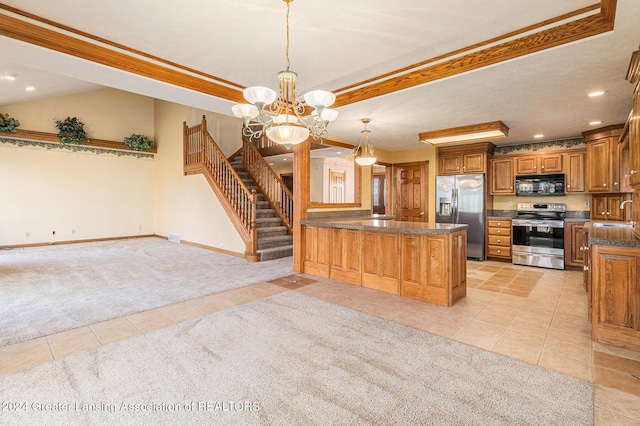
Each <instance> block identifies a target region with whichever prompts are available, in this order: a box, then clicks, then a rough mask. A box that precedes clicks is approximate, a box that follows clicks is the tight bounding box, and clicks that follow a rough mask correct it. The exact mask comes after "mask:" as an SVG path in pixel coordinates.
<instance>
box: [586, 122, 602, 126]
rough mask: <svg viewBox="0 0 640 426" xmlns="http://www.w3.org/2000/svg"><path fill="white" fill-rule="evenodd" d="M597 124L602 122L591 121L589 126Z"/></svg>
mask: <svg viewBox="0 0 640 426" xmlns="http://www.w3.org/2000/svg"><path fill="white" fill-rule="evenodd" d="M598 124H602V121H591V122H590V123H589V126H597V125H598Z"/></svg>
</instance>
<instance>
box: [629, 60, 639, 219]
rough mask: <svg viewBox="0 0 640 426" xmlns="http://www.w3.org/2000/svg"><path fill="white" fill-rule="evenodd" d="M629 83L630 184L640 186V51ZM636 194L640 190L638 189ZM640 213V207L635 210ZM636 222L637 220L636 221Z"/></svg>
mask: <svg viewBox="0 0 640 426" xmlns="http://www.w3.org/2000/svg"><path fill="white" fill-rule="evenodd" d="M627 81H628V82H629V83H631V84H632V85H633V88H634V89H633V107H632V109H631V114H630V115H629V119H628V120H627V123H628V124H629V184H630V185H632V186H636V185H640V50H636V51H635V52H633V54H632V55H631V61H630V62H629V68H628V71H627ZM635 189H636V192H638V191H640V188H638V187H636V188H635ZM634 210H635V211H637V212H638V213H640V206H636V208H635V209H634ZM634 220H635V219H634Z"/></svg>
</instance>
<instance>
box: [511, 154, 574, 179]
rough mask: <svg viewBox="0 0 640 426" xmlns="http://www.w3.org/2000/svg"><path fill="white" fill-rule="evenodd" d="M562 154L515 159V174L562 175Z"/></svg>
mask: <svg viewBox="0 0 640 426" xmlns="http://www.w3.org/2000/svg"><path fill="white" fill-rule="evenodd" d="M562 157H563V156H562V153H555V154H544V155H540V154H538V155H527V156H518V157H516V174H517V175H531V174H537V173H562V172H563V171H564V169H563V168H562Z"/></svg>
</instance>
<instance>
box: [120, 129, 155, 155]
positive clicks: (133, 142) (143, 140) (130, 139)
mask: <svg viewBox="0 0 640 426" xmlns="http://www.w3.org/2000/svg"><path fill="white" fill-rule="evenodd" d="M124 145H125V146H127V147H129V148H131V149H133V150H134V151H144V150H147V149H149V148H151V147H152V146H153V141H152V140H151V139H149V138H148V137H146V136H143V135H138V134H136V133H133V134H132V135H131V136H127V137H126V138H124Z"/></svg>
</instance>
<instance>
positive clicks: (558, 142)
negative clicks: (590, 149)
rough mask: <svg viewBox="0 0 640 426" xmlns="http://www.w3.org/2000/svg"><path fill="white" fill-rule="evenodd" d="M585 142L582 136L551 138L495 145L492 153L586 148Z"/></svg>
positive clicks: (502, 153)
mask: <svg viewBox="0 0 640 426" xmlns="http://www.w3.org/2000/svg"><path fill="white" fill-rule="evenodd" d="M586 147H587V144H586V143H585V141H584V138H583V137H582V136H578V137H575V138H564V139H551V140H548V141H541V142H527V143H522V144H517V145H505V146H498V147H496V150H495V152H494V153H493V155H506V154H524V153H527V152H537V151H550V150H551V151H552V150H560V149H579V148H586Z"/></svg>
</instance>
